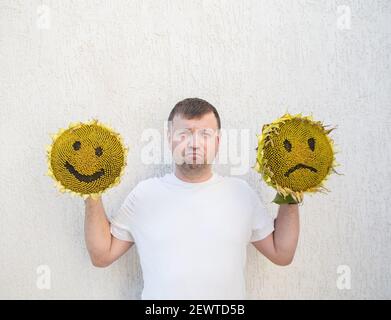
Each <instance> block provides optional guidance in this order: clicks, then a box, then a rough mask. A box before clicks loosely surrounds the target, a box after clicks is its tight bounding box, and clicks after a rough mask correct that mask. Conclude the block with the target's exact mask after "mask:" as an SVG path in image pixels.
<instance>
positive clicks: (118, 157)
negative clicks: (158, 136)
mask: <svg viewBox="0 0 391 320" xmlns="http://www.w3.org/2000/svg"><path fill="white" fill-rule="evenodd" d="M52 140H53V141H52V144H51V145H50V146H48V147H47V149H46V152H47V163H48V167H49V169H48V172H47V175H49V176H50V177H52V178H53V179H54V180H55V183H56V186H57V187H58V189H59V190H60V191H61V192H70V193H72V194H73V195H79V196H82V197H83V198H87V197H88V196H91V197H92V198H93V199H96V198H98V197H99V196H100V195H101V194H102V193H103V192H105V191H106V190H107V189H109V188H111V187H113V186H115V185H117V184H119V182H120V177H121V176H122V175H123V173H124V169H125V166H126V156H127V152H128V149H127V148H126V147H125V146H124V144H123V141H122V138H121V136H120V135H119V134H118V133H116V132H114V131H113V130H112V129H111V128H110V127H108V126H106V125H104V124H102V123H100V122H99V121H98V120H96V119H94V120H91V121H89V122H87V123H81V122H78V123H74V124H71V125H69V127H68V128H67V129H60V130H59V131H58V132H57V133H56V134H54V135H53V136H52Z"/></svg>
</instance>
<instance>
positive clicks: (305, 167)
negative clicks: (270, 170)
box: [284, 163, 318, 177]
mask: <svg viewBox="0 0 391 320" xmlns="http://www.w3.org/2000/svg"><path fill="white" fill-rule="evenodd" d="M297 169H308V170H311V171H312V172H318V170H316V169H315V168H314V167H310V166H307V165H305V164H302V163H299V164H297V165H295V166H294V167H292V168H290V169H289V170H288V171H287V172H285V174H284V176H285V177H289V175H290V174H291V173H292V172H294V171H296V170H297Z"/></svg>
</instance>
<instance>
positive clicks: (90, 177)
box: [65, 161, 105, 182]
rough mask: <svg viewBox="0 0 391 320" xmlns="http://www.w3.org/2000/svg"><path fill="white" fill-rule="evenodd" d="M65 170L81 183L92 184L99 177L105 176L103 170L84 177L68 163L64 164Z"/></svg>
mask: <svg viewBox="0 0 391 320" xmlns="http://www.w3.org/2000/svg"><path fill="white" fill-rule="evenodd" d="M65 168H67V170H68V171H69V172H70V173H71V174H72V175H73V176H74V177H75V178H76V179H77V180H79V181H81V182H92V181H95V180H98V179H99V178H100V177H101V176H103V175H104V174H105V170H104V169H100V170H99V171H97V172H95V173H93V174H91V175H85V174H81V173H80V172H78V171H77V170H76V169H75V167H74V166H73V165H71V164H70V163H69V162H68V161H66V162H65Z"/></svg>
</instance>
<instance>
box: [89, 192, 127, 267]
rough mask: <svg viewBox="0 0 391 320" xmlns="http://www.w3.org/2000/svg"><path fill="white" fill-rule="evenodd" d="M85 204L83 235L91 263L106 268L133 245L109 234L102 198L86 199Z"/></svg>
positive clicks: (108, 223)
mask: <svg viewBox="0 0 391 320" xmlns="http://www.w3.org/2000/svg"><path fill="white" fill-rule="evenodd" d="M84 203H85V221H84V234H85V241H86V245H87V250H88V253H89V255H90V258H91V262H92V264H93V265H94V266H96V267H101V268H103V267H107V266H109V265H110V264H111V263H113V262H114V261H115V260H117V259H118V258H119V257H120V256H122V255H123V254H124V253H125V252H126V251H127V250H128V249H129V248H130V247H131V246H132V245H133V244H134V242H131V241H123V240H119V239H117V238H115V237H114V236H113V235H112V234H111V232H110V222H109V220H108V219H107V216H106V213H105V210H104V207H103V202H102V198H101V197H99V198H98V199H96V200H94V199H92V198H91V197H88V198H86V199H85V200H84Z"/></svg>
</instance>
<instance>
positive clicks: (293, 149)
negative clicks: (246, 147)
mask: <svg viewBox="0 0 391 320" xmlns="http://www.w3.org/2000/svg"><path fill="white" fill-rule="evenodd" d="M333 129H335V128H332V129H329V130H326V129H325V126H323V124H322V123H321V122H320V121H314V120H313V119H312V117H311V116H307V117H305V116H302V115H301V114H297V115H290V114H289V113H286V114H284V115H283V116H282V117H280V118H279V119H277V120H275V121H273V122H272V123H270V124H265V125H263V127H262V134H261V135H258V147H257V159H256V163H255V166H254V168H255V170H256V171H257V172H258V173H260V174H261V175H262V177H263V179H264V180H265V181H266V183H267V184H268V185H270V186H272V187H274V188H275V189H276V190H277V192H278V193H280V194H281V195H283V196H284V197H286V196H288V195H290V196H292V198H293V199H294V200H295V201H298V202H301V201H302V199H303V194H304V192H317V191H320V192H322V191H329V190H327V189H326V188H325V187H324V182H325V181H326V180H327V178H328V176H329V175H330V173H331V172H332V171H333V172H335V173H337V172H336V171H335V169H334V168H335V167H336V166H338V165H339V164H337V162H336V161H335V153H336V152H335V151H334V142H333V140H332V139H331V138H330V137H329V136H328V134H329V133H330V132H331V131H332V130H333Z"/></svg>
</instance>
